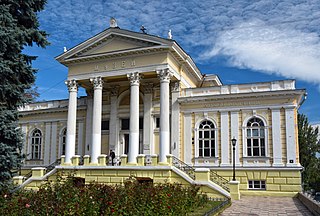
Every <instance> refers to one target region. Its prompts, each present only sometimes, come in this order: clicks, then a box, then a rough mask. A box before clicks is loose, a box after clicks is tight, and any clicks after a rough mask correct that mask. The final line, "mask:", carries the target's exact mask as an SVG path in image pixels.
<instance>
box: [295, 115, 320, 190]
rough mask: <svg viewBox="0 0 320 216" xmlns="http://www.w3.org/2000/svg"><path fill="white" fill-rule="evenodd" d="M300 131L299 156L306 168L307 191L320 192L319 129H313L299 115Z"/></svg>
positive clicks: (304, 118) (304, 179)
mask: <svg viewBox="0 0 320 216" xmlns="http://www.w3.org/2000/svg"><path fill="white" fill-rule="evenodd" d="M298 129H299V156H300V163H301V165H302V166H303V167H304V172H303V173H302V175H303V176H302V177H303V182H304V184H305V189H311V188H313V189H316V190H317V191H320V175H319V173H320V159H319V158H317V157H316V153H317V152H320V143H319V142H318V140H317V138H318V134H319V128H315V129H314V128H312V126H311V125H310V124H309V122H308V118H307V117H306V116H305V115H303V114H302V115H300V114H299V115H298Z"/></svg>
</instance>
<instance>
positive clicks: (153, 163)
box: [151, 154, 158, 166]
mask: <svg viewBox="0 0 320 216" xmlns="http://www.w3.org/2000/svg"><path fill="white" fill-rule="evenodd" d="M157 165H158V155H156V154H152V155H151V166H157Z"/></svg>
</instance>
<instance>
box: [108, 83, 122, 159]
mask: <svg viewBox="0 0 320 216" xmlns="http://www.w3.org/2000/svg"><path fill="white" fill-rule="evenodd" d="M118 92H119V87H118V86H113V87H112V89H111V96H110V120H109V121H110V127H109V151H110V149H112V150H113V151H114V152H115V154H116V155H120V151H119V149H120V147H119V143H118V139H119V133H118V132H117V131H118V123H117V122H118ZM109 151H108V152H109Z"/></svg>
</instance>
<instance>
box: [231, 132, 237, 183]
mask: <svg viewBox="0 0 320 216" xmlns="http://www.w3.org/2000/svg"><path fill="white" fill-rule="evenodd" d="M231 143H232V150H233V178H232V181H236V160H235V151H236V144H237V140H236V138H234V137H233V139H232V140H231Z"/></svg>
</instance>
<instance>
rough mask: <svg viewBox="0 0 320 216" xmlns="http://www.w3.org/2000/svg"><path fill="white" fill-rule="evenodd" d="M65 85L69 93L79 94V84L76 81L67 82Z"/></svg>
mask: <svg viewBox="0 0 320 216" xmlns="http://www.w3.org/2000/svg"><path fill="white" fill-rule="evenodd" d="M64 83H65V84H66V85H67V87H68V90H69V92H77V91H78V83H77V81H76V80H75V79H72V80H66V81H65V82H64Z"/></svg>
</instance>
